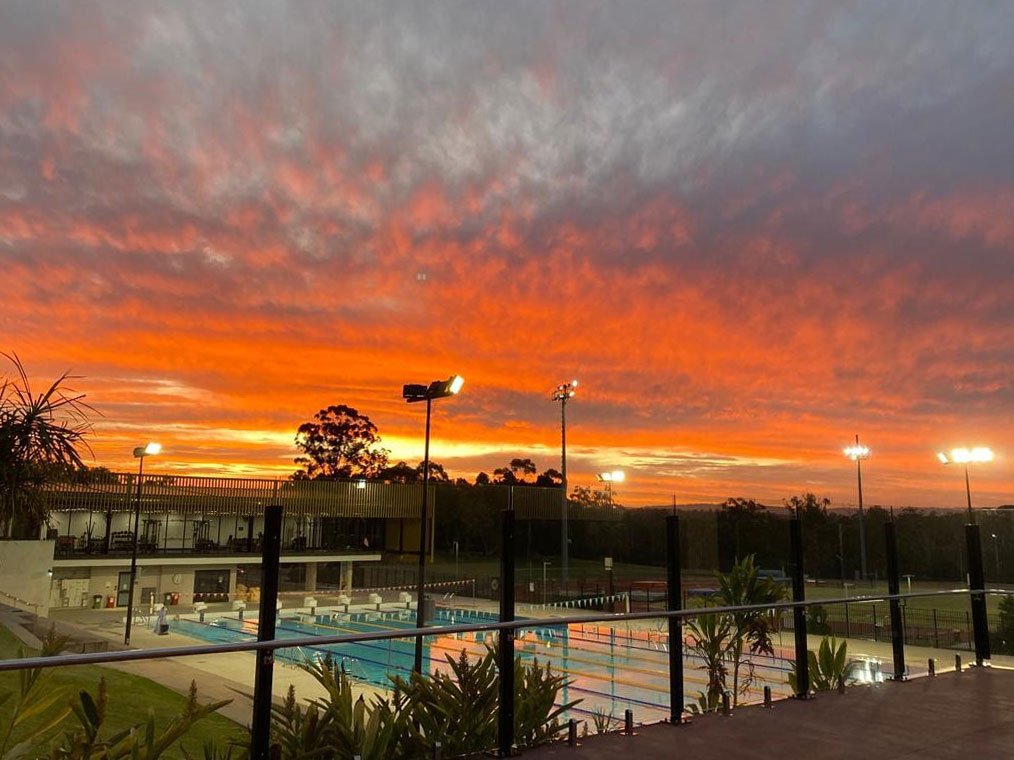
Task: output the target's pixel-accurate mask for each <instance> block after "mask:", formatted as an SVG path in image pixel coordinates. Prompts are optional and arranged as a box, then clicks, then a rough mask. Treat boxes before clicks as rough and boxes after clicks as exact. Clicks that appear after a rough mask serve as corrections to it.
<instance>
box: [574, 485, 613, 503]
mask: <svg viewBox="0 0 1014 760" xmlns="http://www.w3.org/2000/svg"><path fill="white" fill-rule="evenodd" d="M570 503H571V504H573V505H574V506H575V507H607V508H608V507H609V506H610V504H609V494H607V493H606V492H605V491H599V490H594V489H591V488H585V487H584V486H577V487H576V488H575V489H574V490H573V491H571V494H570Z"/></svg>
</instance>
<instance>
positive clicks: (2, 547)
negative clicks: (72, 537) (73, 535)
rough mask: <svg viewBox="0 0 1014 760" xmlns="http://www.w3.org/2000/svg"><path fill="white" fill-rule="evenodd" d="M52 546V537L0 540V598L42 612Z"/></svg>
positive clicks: (44, 612) (8, 602) (46, 595)
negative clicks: (38, 539) (33, 539)
mask: <svg viewBox="0 0 1014 760" xmlns="http://www.w3.org/2000/svg"><path fill="white" fill-rule="evenodd" d="M54 549H55V542H54V541H0V592H3V596H2V597H0V600H2V601H3V602H4V603H6V604H11V605H12V606H15V607H23V608H26V609H33V611H38V613H39V614H40V615H45V614H46V610H47V609H48V607H49V597H50V585H51V584H50V580H51V577H50V570H51V569H52V567H53V551H54ZM15 600H21V603H19V602H17V601H15Z"/></svg>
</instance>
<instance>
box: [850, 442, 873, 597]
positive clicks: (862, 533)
mask: <svg viewBox="0 0 1014 760" xmlns="http://www.w3.org/2000/svg"><path fill="white" fill-rule="evenodd" d="M845 456H847V457H848V458H849V459H851V460H852V461H853V462H855V463H856V480H857V482H858V485H859V573H860V575H861V576H862V579H863V580H866V526H865V524H864V523H863V460H864V459H869V458H870V450H869V449H868V448H867V447H865V446H860V445H859V434H858V433H857V434H856V442H855V445H854V446H849V447H848V448H846V449H845Z"/></svg>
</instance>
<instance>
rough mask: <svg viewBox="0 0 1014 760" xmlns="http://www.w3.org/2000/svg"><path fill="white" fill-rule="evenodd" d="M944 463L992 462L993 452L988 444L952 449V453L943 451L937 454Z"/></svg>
mask: <svg viewBox="0 0 1014 760" xmlns="http://www.w3.org/2000/svg"><path fill="white" fill-rule="evenodd" d="M937 459H939V460H940V461H941V462H942V463H943V464H976V463H981V462H992V461H993V459H994V457H993V452H992V450H991V449H989V448H988V447H986V446H976V447H975V448H972V449H967V448H960V449H951V453H950V455H947V454H944V453H943V452H941V453H939V454H937Z"/></svg>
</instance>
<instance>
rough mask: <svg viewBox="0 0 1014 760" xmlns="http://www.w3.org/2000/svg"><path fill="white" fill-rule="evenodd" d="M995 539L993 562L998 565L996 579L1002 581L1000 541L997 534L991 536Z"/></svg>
mask: <svg viewBox="0 0 1014 760" xmlns="http://www.w3.org/2000/svg"><path fill="white" fill-rule="evenodd" d="M990 535H991V536H992V537H993V562H994V564H995V565H996V579H997V580H1000V539H998V538H997V537H996V533H991V534H990Z"/></svg>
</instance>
